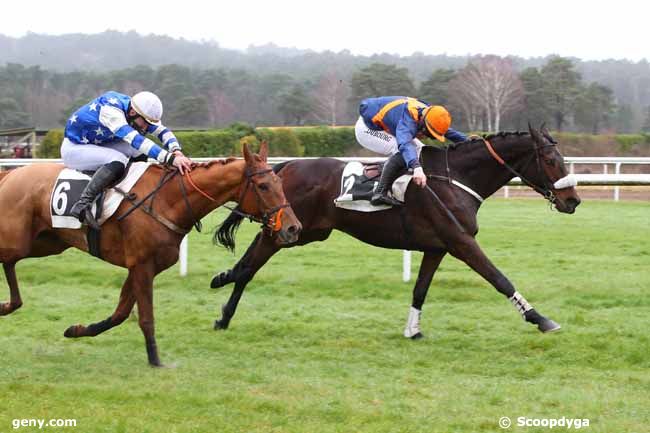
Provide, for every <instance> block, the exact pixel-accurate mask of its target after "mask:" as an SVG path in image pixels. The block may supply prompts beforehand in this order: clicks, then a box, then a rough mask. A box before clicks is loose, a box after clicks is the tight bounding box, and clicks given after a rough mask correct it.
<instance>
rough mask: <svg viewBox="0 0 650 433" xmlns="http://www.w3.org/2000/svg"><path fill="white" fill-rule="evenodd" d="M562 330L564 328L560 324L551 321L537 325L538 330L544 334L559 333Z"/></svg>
mask: <svg viewBox="0 0 650 433" xmlns="http://www.w3.org/2000/svg"><path fill="white" fill-rule="evenodd" d="M561 328H562V327H561V326H560V325H559V323H556V322H554V321H553V320H551V319H544V320H542V321H541V322H540V323H539V325H537V329H539V330H540V331H541V332H544V333H547V332H555V331H559V330H560V329H561Z"/></svg>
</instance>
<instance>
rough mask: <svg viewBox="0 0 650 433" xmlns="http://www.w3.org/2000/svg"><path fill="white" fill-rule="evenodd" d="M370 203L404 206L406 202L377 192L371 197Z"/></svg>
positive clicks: (374, 204)
mask: <svg viewBox="0 0 650 433" xmlns="http://www.w3.org/2000/svg"><path fill="white" fill-rule="evenodd" d="M370 204H371V205H373V206H381V205H389V206H402V205H403V204H404V203H402V202H401V201H399V200H397V199H395V198H392V197H389V196H388V195H386V194H375V195H373V196H372V198H371V199H370Z"/></svg>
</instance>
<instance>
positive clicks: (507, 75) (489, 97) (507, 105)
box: [450, 56, 524, 131]
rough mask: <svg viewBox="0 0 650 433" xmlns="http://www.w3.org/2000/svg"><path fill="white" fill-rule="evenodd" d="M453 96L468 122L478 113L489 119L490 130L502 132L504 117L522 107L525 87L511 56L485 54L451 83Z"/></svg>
mask: <svg viewBox="0 0 650 433" xmlns="http://www.w3.org/2000/svg"><path fill="white" fill-rule="evenodd" d="M450 86H451V87H452V88H453V89H454V91H453V92H452V95H451V97H450V98H451V99H452V101H453V102H454V103H456V104H457V105H458V106H459V107H461V109H463V111H464V112H465V114H466V115H467V116H468V124H469V126H470V129H473V128H472V121H471V119H474V118H475V117H476V113H477V112H478V113H481V114H483V115H484V116H485V120H486V121H487V125H486V126H487V129H488V130H489V131H498V130H499V128H500V126H501V119H502V118H503V117H504V116H505V115H507V114H509V113H512V112H513V111H515V110H516V109H517V108H519V107H521V106H522V102H523V96H524V91H523V86H522V83H521V79H520V78H519V75H518V74H517V72H516V71H515V69H514V67H513V66H512V62H511V61H510V60H509V59H502V58H501V57H497V56H485V57H481V58H480V59H479V60H478V61H474V62H470V63H469V64H468V65H467V66H466V67H465V68H464V69H463V70H461V72H460V73H459V74H458V76H457V77H456V78H455V79H454V80H453V82H452V83H450Z"/></svg>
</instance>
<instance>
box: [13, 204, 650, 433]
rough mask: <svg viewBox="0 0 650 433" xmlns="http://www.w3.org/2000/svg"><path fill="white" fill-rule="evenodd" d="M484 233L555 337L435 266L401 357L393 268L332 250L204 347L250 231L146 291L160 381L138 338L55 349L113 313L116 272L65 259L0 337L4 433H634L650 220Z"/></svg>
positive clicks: (24, 267)
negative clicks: (574, 429) (69, 422)
mask: <svg viewBox="0 0 650 433" xmlns="http://www.w3.org/2000/svg"><path fill="white" fill-rule="evenodd" d="M225 215H226V214H225V213H223V212H219V213H216V214H215V215H213V216H211V217H209V218H207V219H206V221H205V223H206V224H205V226H206V227H214V226H215V225H216V223H217V222H218V221H221V220H222V219H223V218H224V217H225ZM479 222H480V226H481V232H480V234H479V236H478V238H479V241H480V243H481V244H482V245H483V248H484V249H485V251H486V253H487V254H488V256H490V258H491V259H492V261H493V262H494V263H495V264H496V265H497V266H498V267H499V268H500V269H501V270H502V271H503V272H504V273H505V274H506V275H507V276H508V277H509V278H510V280H511V281H512V282H513V284H514V285H515V287H517V289H518V290H519V291H520V292H521V293H522V294H523V295H524V296H525V297H526V298H527V299H528V300H529V301H530V302H531V303H532V304H533V306H535V307H536V308H537V309H538V310H539V311H540V312H541V313H542V314H544V315H547V316H548V317H550V318H552V319H554V320H556V321H557V322H559V323H560V324H561V325H562V326H563V329H562V331H560V332H559V333H555V334H550V335H544V334H541V333H539V332H538V331H537V330H536V328H535V327H534V326H532V325H529V324H527V323H525V322H524V321H523V320H522V319H521V317H520V316H519V314H518V313H517V312H516V311H515V310H514V308H513V307H512V306H511V305H510V303H509V302H508V301H507V300H506V299H505V298H504V297H502V296H501V295H500V294H498V292H497V291H496V290H495V289H494V288H492V287H491V286H489V285H488V284H487V283H486V282H485V281H483V280H482V279H481V278H480V277H479V276H478V275H476V274H475V273H473V272H472V271H471V270H470V269H469V268H467V267H466V266H465V265H464V264H462V263H460V262H458V261H457V260H455V259H453V258H451V257H447V258H445V260H444V261H443V263H442V265H441V268H440V270H439V271H438V274H437V275H436V277H435V278H434V282H433V284H432V287H431V289H430V291H429V296H428V299H427V303H426V304H425V306H424V309H423V316H422V330H423V332H424V334H425V338H424V339H422V340H419V341H410V340H407V339H405V338H403V337H402V336H401V333H402V330H403V326H404V323H405V321H406V316H407V314H408V308H409V305H410V302H411V288H412V284H413V281H412V282H410V283H403V282H402V281H401V276H402V271H401V263H402V260H401V257H402V256H401V255H402V253H401V251H394V250H382V249H378V248H374V247H370V246H368V245H365V244H362V243H361V242H359V241H356V240H354V239H352V238H351V237H349V236H347V235H344V234H341V233H338V232H335V233H333V234H332V236H331V238H330V239H329V240H328V241H326V242H321V243H314V244H311V245H308V246H305V247H300V248H293V249H290V250H284V251H282V252H280V253H279V254H278V255H277V256H275V257H274V258H273V259H271V261H270V262H269V263H268V264H267V265H266V267H264V268H263V269H262V270H261V271H260V272H259V273H258V275H257V276H256V278H255V279H254V280H253V281H252V282H251V284H250V285H249V287H248V289H247V291H246V292H245V293H244V296H243V298H242V301H241V303H240V308H239V310H238V311H237V314H236V316H235V317H234V319H233V321H232V323H231V327H230V329H229V330H227V331H214V330H212V323H213V320H214V319H216V318H217V317H218V316H220V307H221V305H222V304H223V303H225V301H226V300H227V298H228V296H229V294H230V290H231V288H232V286H227V287H226V288H223V289H220V290H217V291H214V290H211V289H209V282H210V278H211V276H212V274H213V273H214V272H215V271H222V270H225V269H227V268H229V267H231V266H232V265H233V264H234V263H235V262H236V260H237V258H238V257H239V256H240V255H241V254H243V252H244V251H245V248H246V247H247V246H248V243H249V242H250V240H251V239H252V237H253V236H254V234H255V232H256V230H257V226H255V225H251V224H247V223H246V224H244V225H243V227H242V229H241V230H240V233H239V236H238V248H237V254H236V255H235V256H233V255H231V254H228V253H227V252H226V251H225V250H224V249H222V248H217V247H214V246H213V245H212V244H211V233H209V230H206V231H205V232H204V233H202V234H199V233H196V232H194V233H192V235H191V238H190V264H189V276H188V277H186V278H180V277H178V266H175V267H173V268H171V269H170V270H168V271H167V272H165V273H163V274H162V275H160V276H159V277H158V278H157V279H156V281H155V292H154V299H155V314H156V331H157V334H156V335H157V339H158V346H159V349H160V355H161V360H162V361H163V363H165V364H168V365H171V366H173V368H165V369H153V368H150V367H149V366H148V365H147V361H146V353H145V349H144V341H143V337H142V334H141V332H140V329H139V327H138V325H137V321H136V320H133V319H130V320H128V321H127V322H125V323H124V324H123V325H122V326H120V327H118V328H115V329H113V330H111V331H108V332H107V333H105V334H103V335H101V336H98V337H96V338H85V339H78V340H68V339H65V338H63V331H64V330H65V329H66V328H67V327H68V326H69V325H72V324H75V323H83V324H89V323H92V322H96V321H99V320H103V319H104V318H106V317H107V316H109V315H110V314H111V313H112V311H113V309H114V308H115V305H116V302H117V299H118V295H119V288H120V286H121V284H122V281H123V279H124V278H125V276H126V272H125V271H124V270H123V269H119V268H115V267H112V266H111V265H108V264H106V263H103V262H101V261H99V260H97V259H95V258H92V257H90V256H88V255H86V254H84V253H81V252H79V251H73V250H69V251H67V252H65V253H64V254H62V255H60V256H56V257H49V258H44V259H29V260H25V261H23V262H20V263H19V264H18V266H17V273H18V279H19V282H20V284H21V289H22V294H23V300H24V303H25V305H24V306H23V308H22V309H21V310H19V311H17V312H16V313H14V314H12V315H10V316H7V317H2V318H0V432H2V433H4V432H9V431H23V432H24V431H38V429H35V428H21V429H20V430H14V429H13V428H12V420H13V419H29V418H44V419H48V420H49V419H51V418H60V419H76V420H77V427H76V428H52V427H51V428H49V429H48V428H44V429H43V430H42V431H78V432H84V433H85V432H217V431H218V432H373V433H375V432H418V433H419V432H472V433H474V432H496V431H506V430H501V429H500V428H499V426H498V420H499V418H500V417H502V416H509V417H510V418H512V420H513V423H515V424H516V422H517V420H516V418H517V417H520V416H525V417H530V418H561V417H563V416H564V417H566V418H580V419H582V418H588V419H589V420H590V426H589V428H584V427H583V430H585V431H589V432H607V433H623V432H634V433H640V432H645V431H648V429H649V428H650V427H648V426H649V425H650V409H649V408H650V375H649V372H650V343H649V341H650V337H649V336H648V324H649V323H650V319H649V313H650V300H649V299H650V298H649V297H648V291H649V289H650V272H648V271H649V264H650V204H649V203H643V202H635V203H631V202H620V203H614V202H609V201H603V202H597V201H593V202H586V203H583V204H582V205H581V206H580V207H579V208H578V210H577V213H576V214H575V215H571V216H569V215H562V214H558V213H557V212H549V211H548V209H547V205H546V204H545V203H544V202H543V201H542V200H541V199H538V200H521V199H516V200H500V199H492V200H490V201H488V202H487V203H486V204H485V205H484V207H483V208H482V209H481V211H480V213H479ZM420 257H421V255H420V254H419V253H415V254H414V257H413V262H414V266H413V271H414V277H415V275H416V272H417V265H418V264H419V258H420ZM2 286H3V289H2V290H4V291H5V292H4V295H2V296H0V299H2V298H4V299H6V298H8V290H7V289H6V285H2ZM558 430H562V431H565V430H566V429H562V428H556V429H554V430H553V431H558ZM507 431H515V432H516V431H521V432H523V431H525V432H542V431H543V432H546V431H549V430H548V429H547V428H541V427H540V428H535V427H528V428H522V427H517V426H513V427H511V428H510V429H508V430H507Z"/></svg>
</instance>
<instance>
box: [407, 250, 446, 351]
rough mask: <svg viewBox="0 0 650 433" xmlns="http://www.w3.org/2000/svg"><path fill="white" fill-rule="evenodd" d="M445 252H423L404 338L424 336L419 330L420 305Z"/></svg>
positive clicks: (414, 338) (415, 338)
mask: <svg viewBox="0 0 650 433" xmlns="http://www.w3.org/2000/svg"><path fill="white" fill-rule="evenodd" d="M445 254H447V252H446V251H440V252H425V253H424V256H423V257H422V263H421V264H420V271H419V272H418V279H417V281H416V282H415V286H414V287H413V302H412V303H411V308H410V310H409V317H408V320H407V321H406V327H405V328H404V336H405V337H406V338H411V339H413V340H417V339H419V338H422V337H423V336H424V335H422V332H421V331H420V316H421V315H422V305H423V304H424V300H425V299H426V297H427V292H428V291H429V286H431V280H432V279H433V275H434V274H435V273H436V270H437V269H438V266H440V262H441V261H442V258H443V257H444V256H445Z"/></svg>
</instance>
